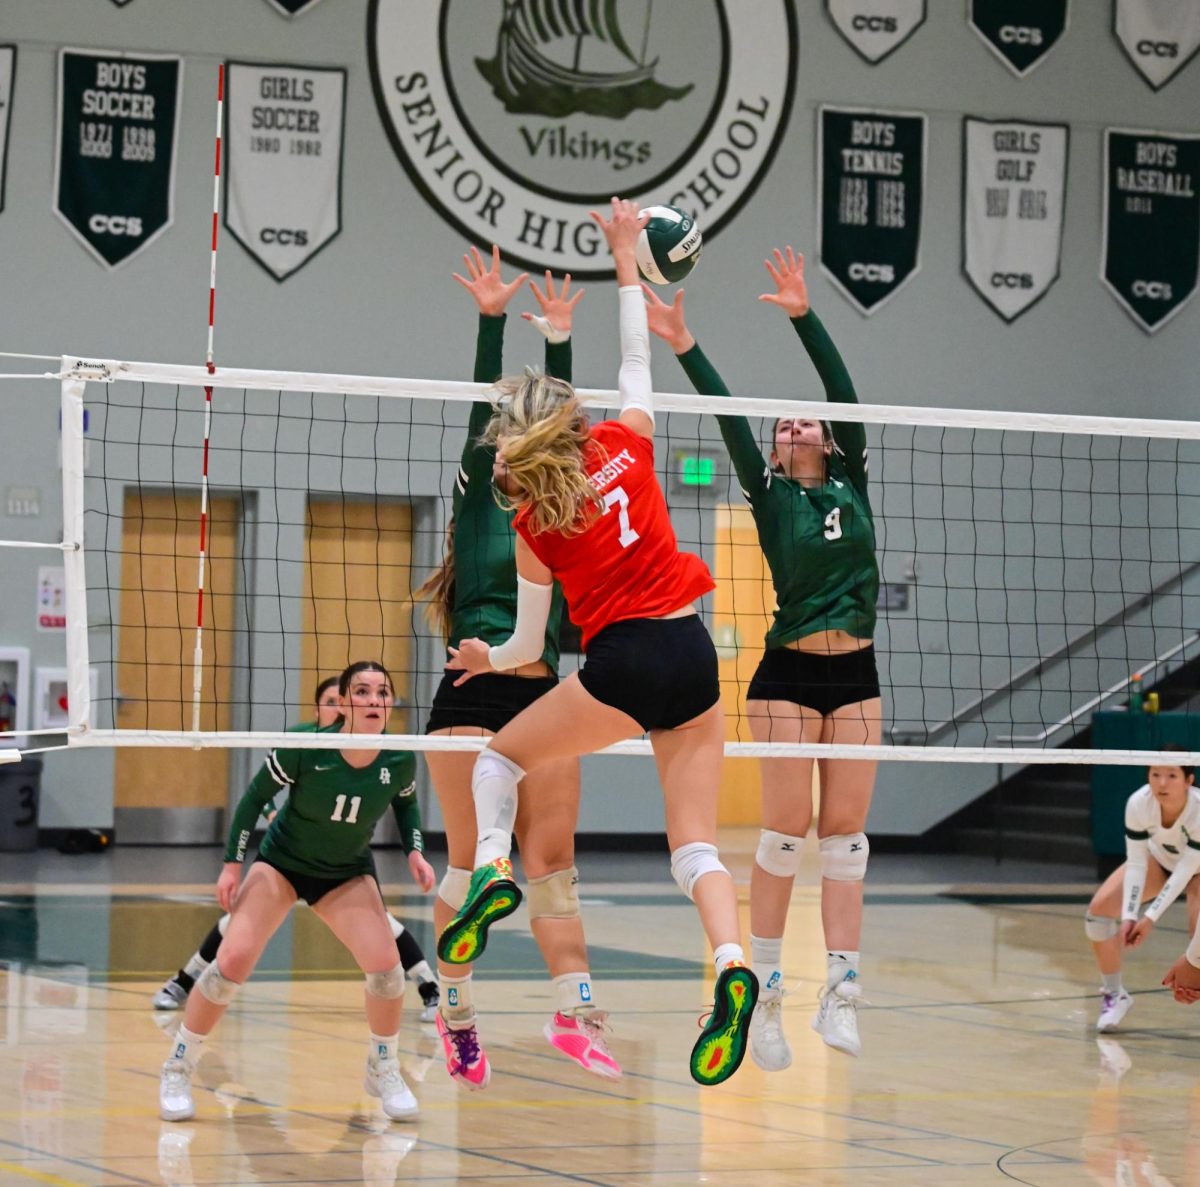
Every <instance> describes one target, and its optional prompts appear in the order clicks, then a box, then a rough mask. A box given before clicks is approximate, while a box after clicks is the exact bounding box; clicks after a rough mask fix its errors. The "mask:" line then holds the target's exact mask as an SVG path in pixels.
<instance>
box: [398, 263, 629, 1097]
mask: <svg viewBox="0 0 1200 1187" xmlns="http://www.w3.org/2000/svg"><path fill="white" fill-rule="evenodd" d="M464 260H465V262H466V271H467V275H466V276H460V275H458V274H455V279H456V280H457V281H458V282H459V284H461V285H462V286H463V287H464V288H465V289H466V290H467V291H468V292H469V293H470V294H471V296H472V297H473V298H474V299H475V303H476V304H477V305H478V307H479V332H478V338H477V341H476V347H475V382H477V383H492V382H494V381H495V380H497V379H499V378H500V375H501V372H502V368H503V362H502V347H503V338H504V323H505V317H506V315H505V309H506V308H507V306H508V303H509V301H511V299H512V298H513V296H515V295H516V293H517V291H518V289H519V288H520V287H521V286H522V284H523V283H524V282H525V280H526V274H525V273H522V274H521V275H520V276H518V277H516V278H515V279H514V280H512V281H509V282H507V283H506V282H505V281H504V280H503V278H502V277H501V274H500V252H499V249H498V248H496V247H493V248H492V257H491V263H490V266H488V265H485V262H484V259H483V257H482V256H481V255H480V253H479V252H478V251H477V250H476V249H475V248H471V251H470V254H468V255H466V256H464ZM530 288H531V289H532V290H533V295H534V297H535V298H536V299H537V303H538V306H539V308H540V313H539V314H536V315H535V314H529V313H526V314H524V315H523V316H524V317H525V319H526V320H527V321H531V322H533V323H534V325H535V326H536V327H537V328H538V329H539V330H540V331H541V332H542V333H543V334H544V335H545V336H546V371H547V373H548V374H550V375H555V376H558V377H560V378H563V379H568V380H569V379H570V377H571V322H572V316H573V314H574V311H575V306H576V304H577V303H578V301H579V299H580V297H582V296H583V290H582V289H578V290H576V291H575V293H574V294H573V295H571V294H570V288H571V278H570V276H569V275H568V276H566V277H565V278H564V280H563V282H562V286H561V288H558V289H557V290H556V288H555V283H554V279H553V277H552V276H551V275H550V273H549V272H547V273H546V287H545V290H544V291H543V290H542V289H539V288H538V286H537V285H536V284H531V285H530ZM492 412H493V408H492V405H491V404H490V403H488V402H486V401H480V402H479V403H476V404H474V405H472V408H471V417H470V424H469V426H468V429H467V441H466V444H465V446H464V447H463V453H462V461H461V465H460V467H459V471H458V475H457V478H456V480H455V484H454V501H453V519H452V520H451V525H450V532H449V533H448V536H447V544H446V553H445V558H444V560H443V563H442V567H441V569H440V570H439V571H438V572H437V573H435V574H434V576H433V577H432V578H431V579H430V580H429V581H427V582H426V583H425V585H424V586H423V587H422V589H421V590H420V591H418V592H419V593H422V594H423V595H424V596H426V597H430V598H432V599H433V603H434V604H433V609H434V611H435V613H436V616H437V619H438V625H439V626H440V627H441V629H442V631H443V633H444V634H445V636H446V641H447V644H448V645H449V646H451V647H457V646H458V644H459V642H460V641H461V640H462V639H464V638H473V637H478V638H482V639H485V640H488V641H489V642H492V643H502V642H503V641H504V640H505V639H507V638H508V637H509V636H510V635H511V634H512V632H513V626H514V624H515V623H516V618H517V569H516V561H515V559H514V557H515V549H516V535H515V533H514V532H513V528H512V518H513V513H512V511H511V510H505V509H503V508H501V507H500V506H499V505H498V504H497V502H496V499H495V497H494V491H493V489H492V467H493V465H494V463H495V458H496V451H495V448H494V447H483V446H480V445H479V444H478V443H477V442H478V438H479V437H480V436H481V434H482V433H483V430H484V429H485V428H486V426H487V423H488V421H489V420H490V419H491V416H492ZM562 605H563V602H562V593H561V591H560V590H559V589H558V588H557V586H556V587H555V590H554V596H553V602H552V605H551V612H550V615H549V618H548V619H547V623H546V630H545V635H544V646H543V650H542V654H541V658H540V659H537V660H535V661H533V662H532V663H527V664H523V665H521V666H520V667H519V668H515V669H513V670H512V671H508V672H503V673H494V674H490V675H487V676H481V677H479V678H478V679H476V680H472V681H471V682H469V683H468V684H464V685H460V686H456V685H455V679H456V676H457V673H447V675H446V676H445V678H444V679H443V680H442V682H441V684H440V685H439V687H438V690H437V694H436V695H435V697H434V701H433V709H432V712H431V713H430V716H429V723H428V727H427V732H428V733H430V734H440V735H458V736H464V735H465V736H471V737H490V736H491V735H493V734H495V733H497V732H499V730H501V729H502V728H503V727H504V726H505V725H507V723H508V722H509V721H511V720H512V719H513V718H514V717H515V716H516V715H517V714H518V713H519V712H520V711H521V710H522V709H524V708H525V707H526V706H527V705H530V704H532V703H533V702H534V701H535V700H537V699H538V698H539V697H541V696H542V695H543V694H544V693H546V692H548V691H549V690H550V689H552V688H554V687H555V685H557V683H558V635H559V627H560V625H561V622H562ZM425 761H426V762H427V764H428V766H429V774H430V777H431V778H432V780H433V786H434V790H435V791H436V792H437V796H438V802H439V803H440V804H441V808H442V816H443V818H444V820H445V826H446V843H447V847H448V848H449V867H448V869H447V871H446V876H445V878H444V879H443V880H442V884H441V887H440V888H439V892H438V897H437V899H436V900H435V902H434V909H433V918H434V924H435V926H436V928H437V930H438V931H439V932H440V931H441V930H442V929H443V928H444V927H445V926H446V925H447V924H448V923H449V922H450V920H451V919H452V918H453V917H454V914H455V912H456V911H457V909H458V908H459V907H460V906H461V905H462V904H463V902H464V901H465V898H466V893H467V886H468V884H469V883H470V880H471V870H472V868H473V866H474V858H475V832H476V826H475V803H474V799H473V797H472V794H471V772H472V770H473V768H474V765H475V755H474V753H472V752H464V753H455V752H452V751H437V750H428V751H426V752H425ZM522 787H523V788H524V789H527V790H528V791H529V793H530V794H529V796H528V797H525V799H524V800H523V802H532V801H534V800H536V802H537V804H538V805H539V808H538V812H537V814H536V815H535V814H533V813H532V812H528V811H523V812H522V813H520V815H519V816H518V818H517V828H516V831H517V837H518V840H519V843H520V847H521V860H522V862H523V863H524V867H525V874H526V876H527V878H528V879H529V900H530V926H531V929H532V931H533V935H534V939H536V940H537V943H538V947H539V948H540V949H541V952H542V957H543V959H544V960H545V961H546V965H547V968H548V969H549V971H550V976H551V977H552V978H553V981H554V986H555V992H556V995H557V1007H558V1008H557V1012H556V1013H555V1015H554V1017H553V1018H552V1019H551V1020H550V1021H549V1022H548V1023H547V1025H546V1027H545V1028H544V1034H545V1035H546V1038H547V1039H548V1040H549V1041H550V1043H551V1044H552V1045H553V1046H554V1047H555V1049H556V1050H559V1051H562V1052H563V1053H564V1054H565V1055H567V1056H568V1057H569V1058H571V1059H574V1060H575V1062H576V1063H578V1064H579V1065H580V1066H581V1067H582V1068H584V1069H585V1070H587V1071H590V1072H593V1073H594V1074H596V1075H599V1076H603V1077H606V1078H609V1079H615V1078H617V1077H618V1076H620V1074H621V1069H620V1067H619V1065H618V1064H617V1062H616V1060H615V1059H613V1057H612V1054H611V1053H610V1052H609V1050H608V1048H607V1045H606V1044H605V1041H604V1034H603V1025H604V1014H603V1013H602V1012H601V1011H599V1010H598V1009H597V1007H596V1002H595V997H594V994H593V990H592V979H591V974H590V971H589V965H588V955H587V944H586V942H585V940H584V934H583V921H582V919H581V918H580V915H579V890H578V882H579V871H578V870H577V869H576V868H575V849H574V836H575V825H576V822H577V821H578V818H579V761H578V759H568V760H566V761H563V762H554V763H549V764H547V765H546V766H545V767H542V768H539V769H538V770H537V771H536V772H534V773H532V774H530V775H529V776H528V777H527V778H526V779H525V781H524V783H523V784H522ZM438 967H439V975H440V979H441V990H442V1003H441V1014H440V1018H439V1021H438V1032H439V1034H440V1035H441V1036H442V1042H443V1045H444V1047H445V1054H446V1067H447V1069H448V1070H449V1072H450V1075H451V1076H452V1077H453V1078H454V1079H455V1080H456V1081H457V1082H458V1083H459V1084H460V1085H462V1086H463V1087H466V1088H471V1089H478V1088H484V1087H486V1086H487V1083H488V1080H489V1078H490V1075H491V1069H490V1066H489V1064H488V1060H487V1055H486V1054H485V1053H484V1050H483V1048H482V1046H481V1045H480V1042H479V1034H478V1030H477V1027H476V1012H475V1004H474V998H473V987H472V976H471V968H470V966H464V965H448V964H446V963H445V962H439V966H438Z"/></svg>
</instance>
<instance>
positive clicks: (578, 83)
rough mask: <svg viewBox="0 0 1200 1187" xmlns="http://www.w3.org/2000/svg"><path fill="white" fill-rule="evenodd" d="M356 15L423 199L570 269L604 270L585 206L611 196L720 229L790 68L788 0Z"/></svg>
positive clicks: (486, 4) (518, 253) (607, 272)
mask: <svg viewBox="0 0 1200 1187" xmlns="http://www.w3.org/2000/svg"><path fill="white" fill-rule="evenodd" d="M367 30H368V58H369V61H370V66H371V77H372V82H373V85H374V89H375V100H376V104H377V106H378V109H379V113H380V117H381V118H382V120H383V124H384V128H385V130H386V131H387V134H388V137H389V139H390V140H391V143H392V146H393V148H394V149H395V151H396V154H397V156H398V157H399V158H400V161H401V163H402V164H403V166H404V168H405V169H406V170H407V172H408V174H409V176H410V177H411V179H412V181H413V184H414V185H415V186H416V188H417V189H418V190H419V191H420V193H421V194H422V195H423V196H424V198H425V199H426V201H428V202H429V203H430V204H431V205H432V206H433V207H434V208H435V209H436V210H437V211H438V212H439V213H440V214H441V215H442V217H443V218H445V219H446V221H447V222H449V223H450V224H451V225H452V226H454V227H455V228H456V229H457V230H458V231H459V232H460V233H461V234H463V235H465V236H466V237H467V238H468V239H470V240H472V241H473V242H476V243H482V244H488V243H498V244H499V245H500V249H501V251H502V252H503V253H504V254H505V256H506V257H507V258H509V259H510V260H512V261H513V262H514V263H519V264H521V265H522V266H524V267H529V268H539V269H540V268H553V269H554V270H555V271H558V272H562V271H569V272H571V273H572V274H573V275H575V276H579V277H581V278H592V279H601V278H607V277H611V276H612V274H613V272H612V268H611V265H610V262H609V258H608V251H607V247H606V245H605V243H604V237H603V235H602V234H601V233H600V229H599V227H597V226H596V224H595V223H594V222H593V221H592V219H591V218H589V217H588V211H590V210H594V209H598V208H599V209H604V208H605V207H606V206H607V204H608V200H609V198H610V197H611V196H612V195H613V194H620V195H623V196H626V197H631V198H636V199H643V200H645V201H646V202H659V203H670V204H672V205H675V206H679V207H682V208H683V209H684V210H686V211H688V213H690V214H691V215H692V216H693V217H694V218H695V219H696V220H697V222H698V223H699V224H700V226H701V227H702V229H703V232H704V235H705V237H706V239H707V238H710V237H711V236H712V235H714V234H715V233H717V232H718V231H719V230H720V229H721V227H722V226H724V225H725V224H726V223H727V222H728V221H729V220H730V219H731V218H733V217H734V215H736V213H737V212H738V210H739V209H740V208H741V206H742V204H743V203H744V202H745V201H746V200H747V199H748V198H749V197H750V195H751V194H752V193H753V192H754V189H755V188H756V186H757V185H758V183H759V182H760V181H761V179H762V177H763V175H764V174H765V172H766V170H767V167H768V166H769V165H770V164H771V163H772V161H774V160H775V158H776V155H777V152H776V150H777V148H778V145H779V142H780V139H781V137H782V135H783V131H784V127H785V125H786V123H787V118H788V114H789V112H790V110H791V106H792V99H793V92H794V88H795V81H796V61H797V54H798V39H797V32H796V15H795V10H794V0H758V3H756V5H755V12H754V17H753V19H745V18H744V16H740V14H739V12H738V11H737V6H735V5H731V4H729V3H727V2H726V0H658V2H657V3H655V2H654V0H637V2H636V3H634V2H632V0H622V2H621V3H618V2H617V0H604V2H603V3H601V2H600V0H589V2H588V3H582V2H581V0H442V2H441V3H433V2H432V0H420V2H414V0H371V2H370V7H369V11H368V18H367ZM408 200H409V198H408V195H407V194H405V193H403V192H397V193H396V194H395V195H394V196H393V197H391V201H392V202H393V203H394V211H395V215H396V217H397V218H403V217H404V216H405V211H404V204H405V203H406V202H407V201H408Z"/></svg>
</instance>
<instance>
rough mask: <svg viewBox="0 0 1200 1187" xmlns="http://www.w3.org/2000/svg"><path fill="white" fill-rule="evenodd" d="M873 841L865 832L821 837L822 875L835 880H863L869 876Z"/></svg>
mask: <svg viewBox="0 0 1200 1187" xmlns="http://www.w3.org/2000/svg"><path fill="white" fill-rule="evenodd" d="M870 853H871V843H870V842H869V841H868V840H867V836H866V834H865V833H848V834H846V835H845V836H836V837H822V838H821V877H822V878H829V879H830V880H831V881H833V882H861V881H862V880H863V879H864V878H865V877H866V876H867V858H868V856H870Z"/></svg>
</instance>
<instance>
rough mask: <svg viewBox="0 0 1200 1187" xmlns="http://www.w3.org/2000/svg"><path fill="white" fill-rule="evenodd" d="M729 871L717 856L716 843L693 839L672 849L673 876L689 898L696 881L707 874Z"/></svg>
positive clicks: (726, 872)
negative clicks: (711, 843)
mask: <svg viewBox="0 0 1200 1187" xmlns="http://www.w3.org/2000/svg"><path fill="white" fill-rule="evenodd" d="M728 873H729V871H728V870H727V869H726V868H725V867H724V866H723V865H722V864H721V859H720V858H719V857H718V856H717V847H716V845H710V844H709V843H708V842H707V841H692V842H691V843H690V844H687V845H680V846H679V848H678V849H672V850H671V876H672V877H673V878H674V879H675V881H676V882H677V883H678V885H679V889H680V890H682V891H683V893H684V894H686V895H687V896H688V898H692V891H693V890H695V888H696V883H697V882H699V881H700V879H701V878H703V877H704V875H705V874H728ZM693 901H694V900H693Z"/></svg>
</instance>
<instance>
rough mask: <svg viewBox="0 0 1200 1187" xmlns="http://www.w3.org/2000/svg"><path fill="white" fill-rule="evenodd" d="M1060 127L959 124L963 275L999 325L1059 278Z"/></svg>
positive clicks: (1063, 161) (1063, 155)
mask: <svg viewBox="0 0 1200 1187" xmlns="http://www.w3.org/2000/svg"><path fill="white" fill-rule="evenodd" d="M1067 140H1068V132H1067V127H1066V125H1065V124H1032V123H1028V122H1021V121H1016V120H1000V121H992V120H981V119H972V118H971V117H970V116H968V117H966V118H965V119H964V120H963V271H964V272H965V273H966V274H967V279H968V280H970V282H971V284H972V286H973V287H974V289H975V291H976V292H977V293H978V294H979V295H980V296H981V297H982V298H983V299H984V300H985V301H986V302H987V303H988V304H989V305H990V306H991V307H992V308H993V309H994V310H995V311H996V312H997V313H998V314H999V315H1000V316H1001V317H1002V318H1004V320H1005V321H1009V322H1011V321H1014V320H1015V319H1016V318H1018V317H1019V316H1020V315H1021V314H1022V313H1024V312H1025V311H1026V310H1027V309H1029V308H1030V307H1031V306H1032V305H1034V304H1036V303H1037V302H1038V301H1039V300H1041V298H1042V297H1044V296H1045V295H1046V293H1047V292H1048V291H1049V289H1050V286H1051V285H1052V284H1054V282H1055V281H1056V280H1057V279H1058V275H1059V264H1060V261H1061V256H1062V229H1063V206H1064V197H1065V194H1066V182H1067Z"/></svg>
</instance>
